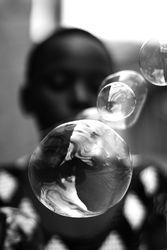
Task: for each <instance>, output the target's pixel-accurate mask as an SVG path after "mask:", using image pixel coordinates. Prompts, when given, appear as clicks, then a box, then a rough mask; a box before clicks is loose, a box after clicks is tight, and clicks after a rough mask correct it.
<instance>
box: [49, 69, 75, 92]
mask: <svg viewBox="0 0 167 250" xmlns="http://www.w3.org/2000/svg"><path fill="white" fill-rule="evenodd" d="M44 81H45V84H46V85H48V87H50V88H51V89H53V90H56V91H58V90H64V89H67V88H69V86H71V83H72V77H71V76H70V75H66V74H59V73H56V74H55V75H53V76H49V77H45V79H44Z"/></svg>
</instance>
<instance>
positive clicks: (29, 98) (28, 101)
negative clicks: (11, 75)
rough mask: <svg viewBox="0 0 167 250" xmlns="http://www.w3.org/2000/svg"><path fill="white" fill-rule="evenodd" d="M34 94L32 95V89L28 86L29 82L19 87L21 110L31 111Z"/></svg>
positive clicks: (27, 112)
mask: <svg viewBox="0 0 167 250" xmlns="http://www.w3.org/2000/svg"><path fill="white" fill-rule="evenodd" d="M33 103H34V96H33V89H32V87H30V86H29V84H25V85H23V86H21V87H20V90H19V105H20V107H21V110H22V111H23V113H25V114H31V113H33V109H34V105H33Z"/></svg>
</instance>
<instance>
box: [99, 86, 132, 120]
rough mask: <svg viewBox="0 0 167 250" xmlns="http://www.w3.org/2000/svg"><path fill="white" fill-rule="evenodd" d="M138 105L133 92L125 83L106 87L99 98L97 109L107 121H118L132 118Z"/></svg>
mask: <svg viewBox="0 0 167 250" xmlns="http://www.w3.org/2000/svg"><path fill="white" fill-rule="evenodd" d="M135 104H136V98H135V94H134V92H133V90H132V89H131V88H130V87H129V86H128V85H126V84H125V83H123V82H112V83H109V84H107V85H105V86H104V87H103V88H102V89H101V90H100V92H99V94H98V97H97V108H98V111H99V112H100V114H101V115H102V116H104V117H105V118H106V119H107V120H109V119H110V120H111V121H118V120H122V119H124V118H126V117H128V116H130V115H131V114H132V113H133V111H134V109H135Z"/></svg>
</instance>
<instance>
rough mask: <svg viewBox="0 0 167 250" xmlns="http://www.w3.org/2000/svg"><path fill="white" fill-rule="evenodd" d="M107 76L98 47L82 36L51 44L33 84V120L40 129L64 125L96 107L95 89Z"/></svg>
mask: <svg viewBox="0 0 167 250" xmlns="http://www.w3.org/2000/svg"><path fill="white" fill-rule="evenodd" d="M109 73H110V65H109V62H108V59H107V57H106V54H105V52H104V50H103V49H102V47H101V46H100V45H99V44H98V43H97V42H95V41H94V40H92V39H90V38H87V37H85V36H82V37H81V36H78V35H75V36H74V35H73V36H68V37H67V36H66V37H65V38H58V39H57V40H56V41H52V42H51V43H50V45H49V46H48V48H47V49H45V51H43V53H42V55H40V66H39V72H38V78H37V79H38V80H37V82H36V83H35V88H34V91H35V98H36V108H35V116H36V117H37V122H38V123H39V127H40V128H41V129H47V128H49V127H51V126H53V125H54V124H56V123H57V122H65V121H68V120H71V119H74V117H75V116H76V115H77V114H78V112H80V111H82V110H83V109H86V108H88V107H92V106H95V105H96V97H97V93H98V88H99V85H100V84H101V81H102V80H103V79H104V77H105V76H106V75H108V74H109Z"/></svg>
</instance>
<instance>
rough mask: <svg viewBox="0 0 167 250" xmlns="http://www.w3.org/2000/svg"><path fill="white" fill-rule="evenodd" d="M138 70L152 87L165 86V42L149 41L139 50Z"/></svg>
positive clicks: (166, 74) (166, 81)
mask: <svg viewBox="0 0 167 250" xmlns="http://www.w3.org/2000/svg"><path fill="white" fill-rule="evenodd" d="M139 63H140V69H141V72H142V74H143V76H144V77H145V78H146V79H147V81H149V82H150V83H152V84H154V85H159V86H166V85H167V41H164V40H156V39H151V40H149V41H147V42H145V43H144V44H143V45H142V47H141V49H140V57H139Z"/></svg>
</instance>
